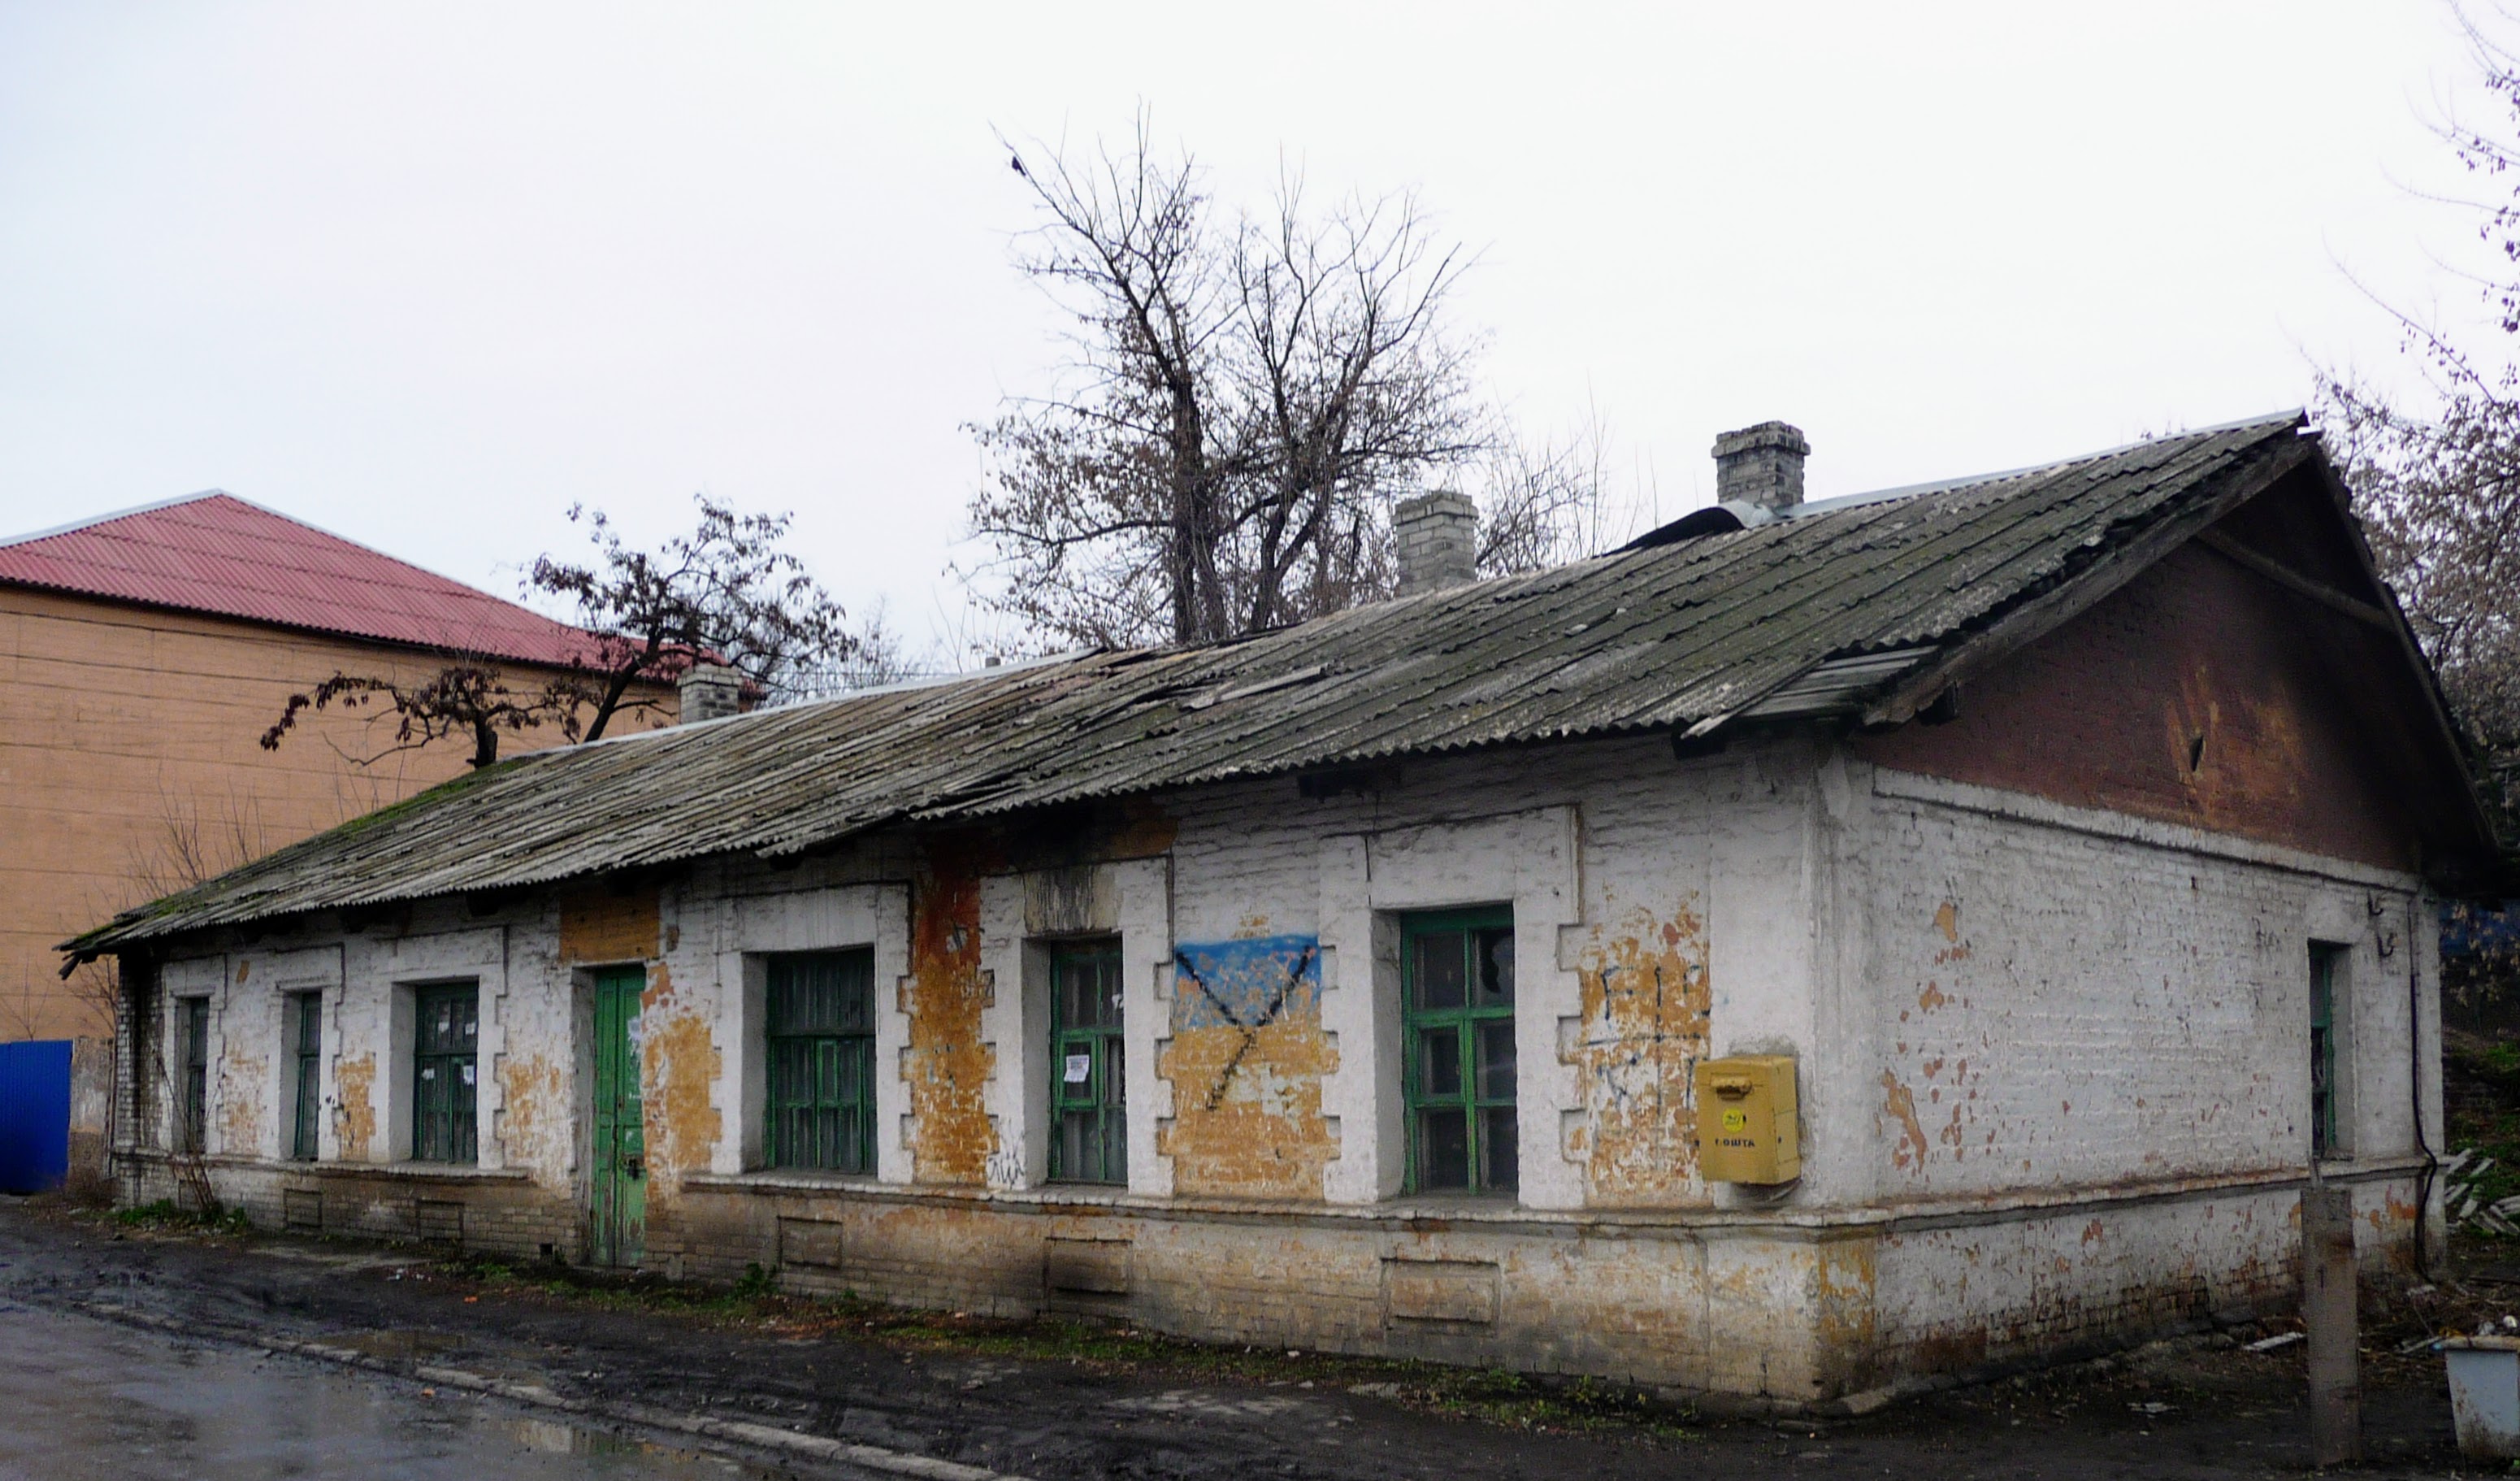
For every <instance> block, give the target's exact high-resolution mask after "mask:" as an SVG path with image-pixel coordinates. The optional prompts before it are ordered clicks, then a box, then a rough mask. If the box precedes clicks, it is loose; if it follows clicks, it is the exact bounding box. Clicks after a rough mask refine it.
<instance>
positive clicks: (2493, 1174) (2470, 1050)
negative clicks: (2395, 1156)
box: [2442, 1033, 2520, 1262]
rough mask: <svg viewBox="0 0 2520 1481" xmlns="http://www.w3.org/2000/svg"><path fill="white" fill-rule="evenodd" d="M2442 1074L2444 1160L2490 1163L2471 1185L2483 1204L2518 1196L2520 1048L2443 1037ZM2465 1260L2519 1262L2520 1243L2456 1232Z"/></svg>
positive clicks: (2475, 1229)
mask: <svg viewBox="0 0 2520 1481" xmlns="http://www.w3.org/2000/svg"><path fill="white" fill-rule="evenodd" d="M2443 1039H2444V1043H2443V1046H2442V1050H2443V1054H2442V1069H2443V1072H2444V1078H2445V1079H2446V1080H2447V1081H2449V1082H2450V1086H2449V1088H2451V1089H2453V1094H2451V1095H2449V1096H2447V1097H2445V1100H2446V1101H2447V1104H2448V1109H2449V1123H2450V1124H2449V1126H2448V1128H2447V1130H2448V1132H2449V1136H2448V1138H2447V1139H2446V1140H2447V1141H2448V1142H2449V1144H2450V1145H2449V1147H2448V1149H2447V1150H2446V1151H2445V1152H2444V1154H2443V1155H2444V1156H2445V1157H2449V1156H2452V1155H2455V1154H2456V1153H2458V1152H2460V1151H2465V1150H2469V1149H2473V1150H2475V1151H2477V1152H2480V1153H2482V1154H2484V1155H2485V1156H2488V1157H2492V1158H2493V1159H2494V1166H2493V1167H2492V1168H2491V1169H2489V1170H2488V1171H2487V1172H2486V1174H2485V1176H2484V1177H2482V1178H2479V1179H2476V1180H2475V1183H2476V1186H2477V1188H2478V1189H2479V1190H2480V1192H2481V1193H2482V1195H2483V1201H2485V1202H2488V1203H2492V1202H2495V1201H2497V1200H2498V1199H2502V1198H2508V1197H2512V1196H2514V1195H2515V1194H2520V1043H2515V1042H2514V1041H2512V1040H2509V1039H2502V1038H2487V1037H2485V1036H2483V1035H2477V1034H2465V1033H2448V1034H2445V1035H2443ZM2455 1242H2456V1245H2457V1248H2458V1251H2459V1253H2460V1255H2461V1256H2462V1257H2463V1258H2471V1259H2480V1260H2485V1261H2490V1262H2503V1261H2508V1260H2511V1259H2513V1258H2515V1257H2520V1240H2515V1239H2511V1238H2508V1237H2505V1236H2503V1235H2499V1234H2490V1233H2488V1232H2486V1231H2485V1230H2484V1229H2483V1228H2481V1227H2479V1226H2476V1225H2469V1226H2467V1227H2466V1228H2464V1229H2462V1230H2460V1231H2459V1233H2458V1235H2457V1238H2456V1241H2455Z"/></svg>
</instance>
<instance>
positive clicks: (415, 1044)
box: [411, 982, 481, 1163]
mask: <svg viewBox="0 0 2520 1481" xmlns="http://www.w3.org/2000/svg"><path fill="white" fill-rule="evenodd" d="M412 1030H413V1032H412V1080H411V1085H412V1094H411V1156H412V1160H413V1161H415V1162H456V1163H471V1162H477V1161H479V1160H480V1151H479V1147H478V1144H476V1142H475V1140H474V1135H473V1130H474V1119H473V1107H474V1105H475V1104H476V1103H477V1097H478V1087H476V1086H475V1085H474V1084H473V1079H474V1070H475V1065H476V1062H477V1061H476V1055H477V1051H478V1050H479V1047H480V1042H481V989H480V987H479V985H478V984H476V983H472V982H448V983H440V984H437V985H434V986H429V987H419V988H414V989H413V990H412Z"/></svg>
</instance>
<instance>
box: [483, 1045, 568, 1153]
mask: <svg viewBox="0 0 2520 1481" xmlns="http://www.w3.org/2000/svg"><path fill="white" fill-rule="evenodd" d="M499 1085H500V1092H501V1099H502V1100H503V1102H504V1109H505V1111H506V1120H505V1121H504V1122H503V1123H502V1125H501V1129H500V1142H501V1144H502V1146H503V1147H504V1149H505V1150H506V1153H507V1157H508V1161H509V1163H510V1164H511V1165H520V1166H526V1167H532V1166H540V1165H552V1164H557V1163H560V1162H562V1161H564V1160H565V1157H564V1156H563V1155H562V1154H563V1153H564V1152H565V1148H564V1147H559V1146H545V1145H544V1144H543V1138H544V1137H545V1136H546V1135H548V1134H551V1133H552V1132H554V1131H558V1132H559V1133H560V1134H562V1135H563V1136H564V1135H566V1129H567V1125H568V1102H567V1100H566V1099H565V1098H566V1094H567V1091H566V1088H565V1086H564V1085H563V1084H562V1080H561V1074H560V1068H559V1066H557V1065H555V1064H553V1063H552V1062H551V1061H550V1060H548V1059H545V1058H543V1057H541V1056H540V1055H528V1056H526V1057H524V1058H519V1059H510V1060H508V1061H506V1062H505V1063H503V1064H501V1065H500V1066H499Z"/></svg>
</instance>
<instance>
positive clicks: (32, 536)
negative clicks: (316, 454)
mask: <svg viewBox="0 0 2520 1481" xmlns="http://www.w3.org/2000/svg"><path fill="white" fill-rule="evenodd" d="M204 499H236V502H237V503H239V504H252V505H253V507H254V508H255V509H262V506H261V505H259V504H254V503H253V501H252V500H250V499H240V498H237V496H236V495H234V494H231V493H229V492H228V491H227V490H226V489H223V488H205V489H202V490H200V491H199V492H197V493H190V494H177V495H176V496H175V497H173V498H172V499H157V500H152V501H151V502H149V503H147V504H135V505H133V506H131V507H130V508H129V509H117V510H111V511H108V512H107V513H105V514H102V515H90V516H87V517H86V518H84V519H72V520H71V521H69V522H68V523H67V524H56V525H53V526H52V527H50V528H48V529H39V530H29V531H28V532H26V533H25V534H22V535H0V550H7V549H8V548H9V547H11V546H13V545H25V544H28V543H30V542H32V541H36V540H50V539H52V538H53V537H54V536H55V535H75V534H77V533H78V532H79V531H81V530H88V529H94V528H96V527H97V526H98V525H100V524H112V522H113V521H114V520H116V519H128V518H130V517H132V516H135V515H154V514H156V513H158V511H159V510H161V509H173V508H174V507H175V506H177V505H179V504H198V503H200V502H201V501H203V500H204ZM263 512H264V513H265V514H280V512H279V511H278V510H264V511H263ZM280 517H282V518H284V519H286V518H288V517H289V516H287V515H281V516H280ZM307 527H308V528H310V529H311V528H313V527H314V526H312V525H309V526H307ZM326 533H327V534H330V533H331V531H329V530H328V531H326Z"/></svg>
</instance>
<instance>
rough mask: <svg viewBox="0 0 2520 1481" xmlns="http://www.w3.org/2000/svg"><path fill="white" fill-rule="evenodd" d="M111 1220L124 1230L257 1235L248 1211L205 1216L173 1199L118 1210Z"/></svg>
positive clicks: (238, 1210) (230, 1210) (224, 1210)
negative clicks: (194, 1231)
mask: <svg viewBox="0 0 2520 1481" xmlns="http://www.w3.org/2000/svg"><path fill="white" fill-rule="evenodd" d="M109 1217H110V1218H112V1221H113V1222H114V1223H115V1224H118V1225H120V1226H122V1227H123V1228H124V1229H166V1230H198V1231H200V1232H202V1233H204V1234H251V1233H253V1221H252V1220H251V1219H249V1218H248V1217H246V1212H245V1210H244V1209H241V1208H230V1209H220V1210H216V1211H214V1212H211V1213H206V1214H205V1213H202V1212H200V1211H199V1210H196V1209H191V1208H186V1207H185V1206H183V1205H182V1204H180V1203H177V1202H176V1201H175V1200H174V1199H172V1198H160V1199H158V1201H157V1202H155V1203H143V1204H140V1205H138V1206H137V1207H133V1208H119V1209H115V1210H114V1211H113V1212H112V1214H111V1215H110V1216H109Z"/></svg>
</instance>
